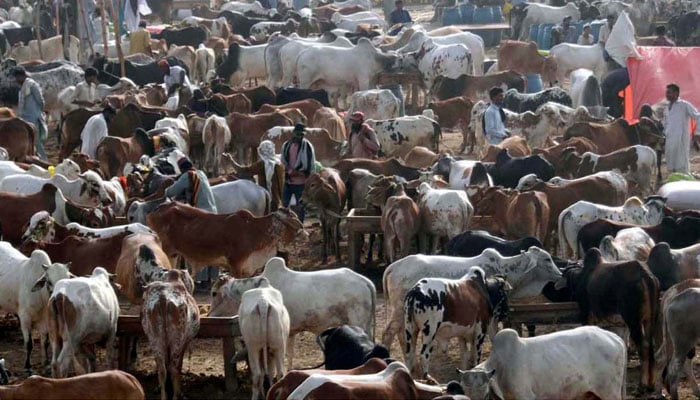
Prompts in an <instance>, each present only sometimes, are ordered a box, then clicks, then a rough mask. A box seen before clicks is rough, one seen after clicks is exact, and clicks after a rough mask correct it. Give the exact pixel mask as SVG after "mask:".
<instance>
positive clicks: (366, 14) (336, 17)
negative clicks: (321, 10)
mask: <svg viewBox="0 0 700 400" xmlns="http://www.w3.org/2000/svg"><path fill="white" fill-rule="evenodd" d="M331 21H332V22H333V23H334V24H335V26H336V27H337V28H338V29H346V30H348V31H350V32H355V31H356V30H357V27H358V26H360V25H369V26H378V27H379V28H381V29H386V27H387V23H386V21H385V20H384V18H382V17H380V16H379V15H377V14H375V13H374V12H372V11H362V12H359V13H355V14H350V15H343V14H341V13H338V12H336V13H334V14H333V15H332V16H331Z"/></svg>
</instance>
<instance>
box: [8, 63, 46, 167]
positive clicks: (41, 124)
mask: <svg viewBox="0 0 700 400" xmlns="http://www.w3.org/2000/svg"><path fill="white" fill-rule="evenodd" d="M14 76H15V80H17V83H18V84H19V85H20V88H19V101H18V102H17V116H19V117H20V118H22V119H23V120H25V121H27V122H29V123H31V124H34V127H35V128H36V137H35V138H34V142H35V145H36V152H37V154H38V155H39V157H40V158H41V159H42V160H46V159H47V158H46V151H45V150H44V140H46V133H47V128H46V119H45V118H44V95H43V93H42V91H41V86H39V84H38V83H36V81H34V80H33V79H31V78H27V71H25V70H24V68H22V67H17V68H15V71H14Z"/></svg>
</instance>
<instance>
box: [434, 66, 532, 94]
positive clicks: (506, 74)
mask: <svg viewBox="0 0 700 400" xmlns="http://www.w3.org/2000/svg"><path fill="white" fill-rule="evenodd" d="M494 86H506V88H508V89H515V90H517V91H518V92H521V93H522V92H525V77H524V76H523V75H521V74H520V73H518V72H515V71H511V70H507V71H503V72H498V73H495V74H491V75H484V76H474V75H468V74H462V75H460V76H458V77H457V78H455V79H451V78H447V77H444V76H439V77H437V78H435V83H434V84H433V93H432V95H433V97H435V98H437V99H438V100H447V99H450V98H452V97H458V96H465V97H468V98H470V99H478V98H483V97H485V96H486V94H487V93H488V91H489V90H490V89H491V88H492V87H494Z"/></svg>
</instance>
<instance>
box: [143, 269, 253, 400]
mask: <svg viewBox="0 0 700 400" xmlns="http://www.w3.org/2000/svg"><path fill="white" fill-rule="evenodd" d="M183 276H186V277H187V278H184V279H183V278H182V277H183ZM165 278H166V279H165V281H164V282H152V283H150V284H148V286H146V288H145V290H144V294H143V300H144V307H143V311H142V313H141V325H142V326H143V332H144V333H145V334H146V337H148V341H149V343H150V344H151V348H152V349H153V353H154V355H155V359H156V364H157V365H158V383H159V384H160V397H161V399H166V398H167V399H170V398H172V399H177V398H179V397H180V390H181V378H180V373H181V371H182V358H183V356H184V355H185V350H187V346H188V345H189V343H190V342H191V341H192V339H194V338H195V336H197V332H198V331H199V308H198V307H197V301H196V300H195V299H194V297H192V295H191V294H190V292H189V290H188V289H187V287H186V286H185V283H184V282H185V281H187V280H190V281H191V278H189V274H188V273H187V271H181V270H170V271H168V273H167V275H166V277H165ZM241 330H242V326H241Z"/></svg>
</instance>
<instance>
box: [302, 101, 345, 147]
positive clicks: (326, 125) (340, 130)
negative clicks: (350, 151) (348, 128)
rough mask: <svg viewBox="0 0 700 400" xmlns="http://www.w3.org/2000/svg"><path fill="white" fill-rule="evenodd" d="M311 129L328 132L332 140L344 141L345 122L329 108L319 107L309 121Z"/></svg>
mask: <svg viewBox="0 0 700 400" xmlns="http://www.w3.org/2000/svg"><path fill="white" fill-rule="evenodd" d="M309 121H311V124H310V126H311V127H313V128H321V129H325V130H327V131H328V133H329V134H330V135H331V138H332V139H333V140H340V141H343V140H346V139H347V133H346V132H345V122H344V121H343V119H342V118H341V117H340V115H338V113H337V112H336V111H335V110H334V109H332V108H330V107H321V108H319V109H318V110H316V113H315V114H314V115H313V117H312V118H311V119H310V120H309Z"/></svg>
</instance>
